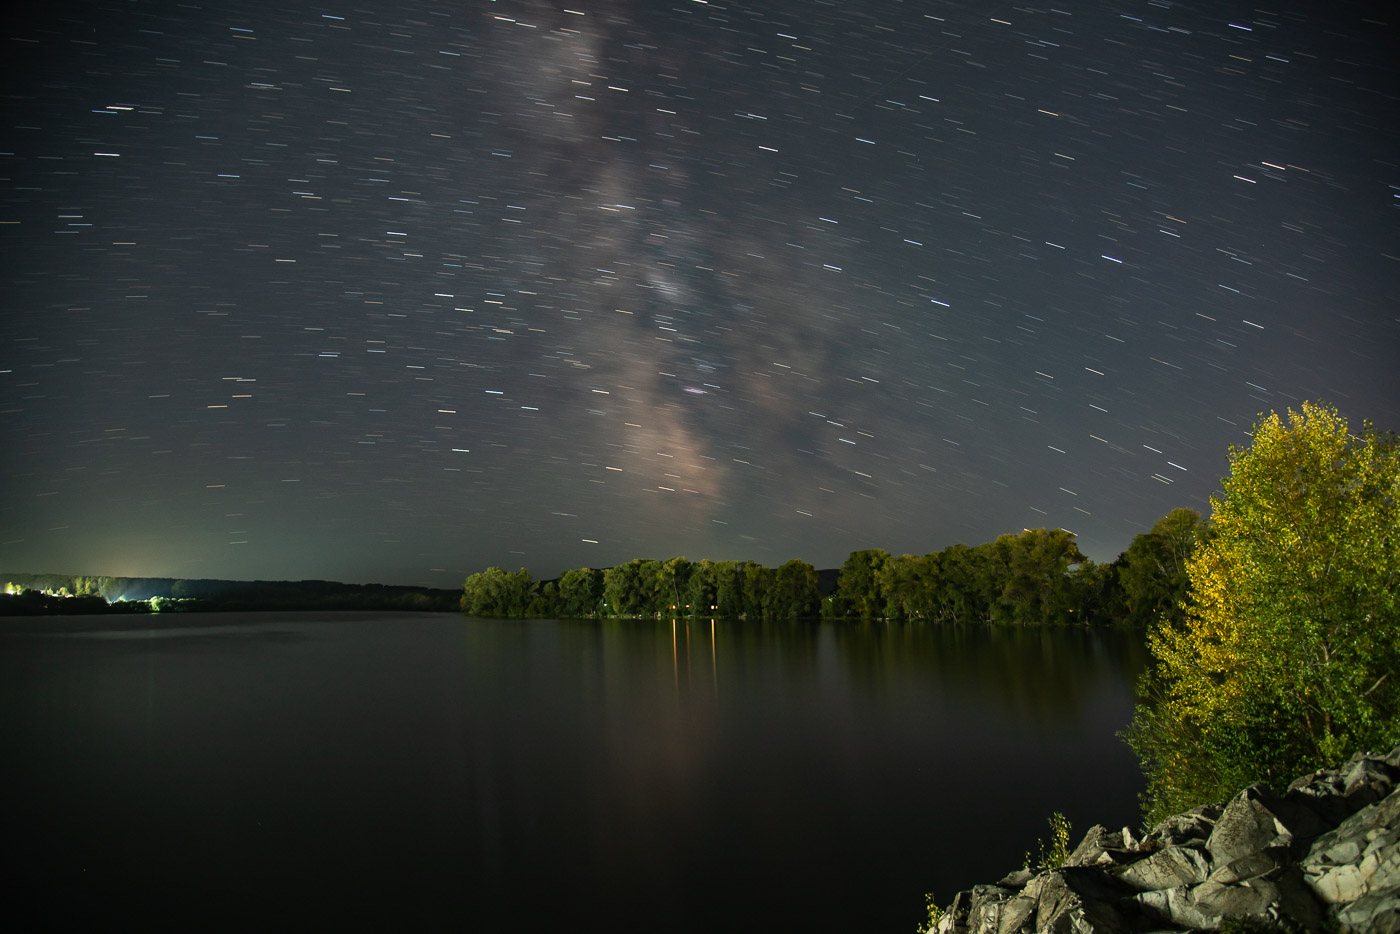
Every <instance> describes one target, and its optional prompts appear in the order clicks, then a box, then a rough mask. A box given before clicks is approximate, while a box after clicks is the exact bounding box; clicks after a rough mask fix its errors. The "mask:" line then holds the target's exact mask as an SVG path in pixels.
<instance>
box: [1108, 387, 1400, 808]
mask: <svg viewBox="0 0 1400 934" xmlns="http://www.w3.org/2000/svg"><path fill="white" fill-rule="evenodd" d="M1221 485H1222V489H1223V491H1224V496H1223V497H1221V498H1214V499H1212V500H1211V510H1212V512H1211V522H1210V534H1209V535H1208V536H1207V537H1206V538H1205V540H1204V541H1203V542H1201V544H1200V545H1199V546H1198V547H1197V549H1196V550H1195V552H1194V553H1193V554H1192V556H1191V558H1190V559H1189V560H1188V562H1187V575H1188V578H1189V581H1190V585H1189V590H1188V596H1187V608H1186V614H1185V620H1184V622H1183V624H1182V625H1180V626H1172V625H1159V626H1158V627H1157V628H1156V629H1155V630H1154V632H1153V634H1152V636H1151V638H1150V646H1151V649H1152V652H1153V655H1154V656H1155V658H1156V664H1155V668H1154V669H1153V671H1152V672H1151V673H1150V675H1149V677H1147V678H1146V679H1145V680H1144V684H1143V686H1142V694H1143V700H1144V703H1142V704H1141V705H1140V706H1139V707H1138V710H1137V713H1136V715H1135V717H1134V720H1133V724H1132V726H1131V727H1130V728H1129V730H1128V733H1127V738H1128V741H1129V743H1130V744H1131V745H1132V746H1133V748H1134V749H1135V750H1136V751H1137V753H1138V754H1139V756H1140V757H1141V758H1142V760H1143V765H1144V769H1145V771H1146V772H1147V777H1148V800H1147V804H1148V815H1149V819H1152V818H1155V817H1157V816H1160V815H1162V814H1166V813H1171V812H1173V811H1176V810H1178V809H1180V808H1183V807H1188V806H1191V805H1194V804H1198V803H1201V802H1202V801H1207V800H1212V799H1217V798H1221V797H1224V796H1227V795H1229V794H1231V793H1233V792H1234V791H1236V790H1238V788H1239V787H1241V786H1242V785H1245V784H1248V783H1250V782H1253V781H1261V780H1270V779H1272V780H1281V779H1285V778H1286V777H1289V776H1293V775H1295V774H1298V773H1301V772H1305V771H1308V770H1310V769H1313V768H1317V767H1321V766H1323V765H1326V764H1329V763H1336V762H1337V760H1339V759H1341V758H1343V757H1345V756H1346V755H1348V754H1349V753H1351V752H1353V751H1355V750H1358V749H1362V748H1368V747H1369V748H1388V747H1390V746H1391V745H1393V744H1394V743H1395V742H1396V741H1397V740H1400V677H1397V676H1396V672H1397V671H1400V448H1397V445H1396V442H1395V439H1394V437H1393V436H1381V435H1378V434H1377V433H1375V432H1374V431H1373V430H1371V428H1370V427H1369V426H1367V427H1366V428H1365V430H1363V432H1362V433H1361V435H1360V436H1355V435H1353V434H1352V433H1351V432H1350V430H1349V429H1348V426H1347V423H1346V421H1345V420H1344V419H1343V418H1342V417H1341V416H1340V415H1339V414H1338V413H1337V411H1336V410H1335V409H1332V408H1330V407H1328V406H1325V405H1314V404H1309V403H1304V404H1303V407H1302V411H1301V412H1292V411H1290V412H1289V413H1288V416H1287V418H1286V419H1285V418H1280V417H1279V416H1278V415H1276V414H1271V415H1269V416H1268V417H1267V418H1265V419H1264V420H1263V421H1261V422H1260V423H1259V424H1258V425H1257V426H1255V429H1254V432H1253V441H1252V444H1251V445H1250V446H1249V447H1247V448H1243V449H1238V448H1232V449H1231V453H1230V476H1229V477H1227V478H1225V479H1224V480H1223V481H1222V482H1221Z"/></svg>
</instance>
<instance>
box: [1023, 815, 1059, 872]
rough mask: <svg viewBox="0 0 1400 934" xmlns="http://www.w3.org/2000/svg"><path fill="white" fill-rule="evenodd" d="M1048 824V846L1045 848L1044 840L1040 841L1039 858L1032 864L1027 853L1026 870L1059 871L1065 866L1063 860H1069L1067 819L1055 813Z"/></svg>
mask: <svg viewBox="0 0 1400 934" xmlns="http://www.w3.org/2000/svg"><path fill="white" fill-rule="evenodd" d="M1048 823H1049V824H1050V843H1049V846H1048V847H1047V845H1046V843H1045V841H1044V840H1042V841H1040V843H1039V844H1038V847H1039V849H1040V856H1039V857H1038V858H1037V859H1036V860H1035V861H1034V862H1032V861H1031V854H1030V852H1029V851H1027V853H1026V861H1025V864H1024V866H1025V868H1026V869H1034V870H1036V871H1037V872H1043V871H1045V870H1054V869H1059V868H1060V867H1061V866H1063V865H1064V864H1065V860H1067V859H1069V853H1070V849H1069V829H1070V827H1069V818H1067V817H1065V816H1064V815H1063V814H1061V813H1060V812H1059V811H1056V812H1055V813H1054V814H1051V815H1050V818H1049V821H1048Z"/></svg>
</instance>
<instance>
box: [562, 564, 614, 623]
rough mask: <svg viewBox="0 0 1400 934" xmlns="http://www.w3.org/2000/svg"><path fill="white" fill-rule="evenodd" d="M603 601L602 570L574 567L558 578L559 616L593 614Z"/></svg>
mask: <svg viewBox="0 0 1400 934" xmlns="http://www.w3.org/2000/svg"><path fill="white" fill-rule="evenodd" d="M602 602H603V572H602V571H599V570H597V569H595V568H575V569H574V570H572V571H565V572H564V573H563V575H562V576H561V577H560V578H559V609H558V612H559V614H560V615H561V616H576V617H583V616H593V615H595V614H597V612H598V610H599V608H600V607H601V605H602Z"/></svg>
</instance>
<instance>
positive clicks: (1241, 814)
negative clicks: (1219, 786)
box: [1206, 785, 1328, 864]
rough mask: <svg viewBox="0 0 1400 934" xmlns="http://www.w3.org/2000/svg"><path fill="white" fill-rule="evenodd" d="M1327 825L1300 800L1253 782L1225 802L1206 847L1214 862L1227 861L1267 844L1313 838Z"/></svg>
mask: <svg viewBox="0 0 1400 934" xmlns="http://www.w3.org/2000/svg"><path fill="white" fill-rule="evenodd" d="M1327 829H1328V826H1327V824H1325V823H1324V822H1323V821H1322V819H1321V818H1319V817H1318V816H1317V814H1316V813H1315V812H1314V811H1312V810H1311V809H1310V808H1307V807H1304V806H1303V805H1302V804H1301V803H1300V802H1298V801H1289V800H1287V799H1285V798H1280V797H1279V796H1278V795H1276V794H1274V793H1273V792H1272V791H1270V790H1269V789H1268V788H1266V787H1264V786H1263V785H1250V786H1249V787H1248V788H1246V789H1245V790H1244V791H1242V792H1240V793H1239V794H1237V795H1235V797H1233V798H1231V799H1230V803H1229V804H1227V805H1225V810H1224V812H1222V813H1221V815H1220V818H1219V819H1218V820H1217V821H1216V822H1215V828H1214V829H1213V830H1212V831H1211V834H1210V839H1209V840H1207V841H1206V849H1207V850H1209V851H1210V854H1211V857H1212V858H1213V861H1214V862H1216V863H1217V864H1226V863H1231V862H1234V861H1235V860H1237V859H1239V858H1240V857H1241V856H1248V855H1250V854H1251V853H1257V852H1259V851H1260V850H1262V849H1264V848H1265V847H1270V846H1289V845H1291V844H1292V843H1294V841H1295V840H1296V841H1299V842H1303V841H1307V840H1311V839H1312V838H1313V837H1316V836H1317V835H1318V834H1320V833H1322V832H1323V831H1325V830H1327Z"/></svg>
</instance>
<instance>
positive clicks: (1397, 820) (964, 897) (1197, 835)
mask: <svg viewBox="0 0 1400 934" xmlns="http://www.w3.org/2000/svg"><path fill="white" fill-rule="evenodd" d="M1236 918H1238V919H1251V920H1253V921H1254V922H1256V923H1258V924H1262V925H1265V926H1269V925H1274V926H1277V928H1278V929H1279V930H1284V931H1317V930H1327V931H1337V932H1343V934H1349V932H1357V934H1360V932H1374V934H1400V746H1397V747H1396V748H1395V749H1393V750H1392V751H1391V752H1390V754H1389V755H1386V756H1376V755H1357V756H1355V757H1353V758H1352V760H1351V761H1350V762H1348V763H1347V764H1346V765H1344V766H1342V767H1341V768H1339V769H1326V770H1323V771H1320V772H1316V773H1314V774H1312V775H1306V776H1304V777H1302V778H1300V779H1298V780H1297V781H1295V782H1294V783H1293V784H1292V785H1290V786H1289V787H1288V789H1287V790H1286V791H1285V792H1284V793H1283V794H1281V795H1280V794H1275V793H1274V792H1272V791H1270V790H1269V789H1268V788H1266V787H1265V786H1263V785H1252V786H1250V787H1249V788H1246V789H1245V790H1244V791H1242V792H1240V793H1239V794H1238V795H1236V796H1235V797H1234V798H1232V799H1230V801H1228V802H1226V803H1225V804H1218V805H1216V804H1212V805H1205V806H1202V807H1198V808H1194V809H1192V810H1190V811H1187V812H1186V813H1185V814H1178V815H1176V816H1174V817H1170V818H1168V819H1167V820H1165V821H1163V822H1162V823H1160V824H1158V825H1157V826H1156V827H1154V828H1153V829H1152V831H1151V832H1150V833H1148V834H1147V835H1146V836H1145V837H1143V838H1142V839H1141V840H1139V839H1136V838H1135V837H1134V836H1133V834H1132V833H1131V832H1130V831H1129V830H1128V829H1127V828H1126V827H1125V828H1123V829H1122V830H1108V829H1106V828H1104V827H1099V826H1096V827H1093V828H1091V829H1090V830H1089V832H1088V833H1087V834H1085V836H1084V839H1083V841H1082V842H1081V843H1080V844H1079V846H1078V847H1076V848H1075V850H1074V852H1073V853H1071V854H1070V855H1069V857H1068V858H1067V859H1066V860H1065V863H1064V865H1063V866H1061V867H1059V868H1058V869H1053V870H1043V871H1039V872H1032V871H1031V870H1028V869H1023V870H1020V871H1018V872H1013V873H1011V874H1010V875H1008V876H1006V877H1005V878H1004V879H1002V880H1001V881H1000V882H998V883H997V884H995V885H979V886H975V887H973V888H971V889H969V890H967V891H965V892H959V893H958V894H957V897H956V898H955V899H954V901H953V904H952V907H951V908H949V909H948V911H947V912H946V913H945V914H944V915H943V917H942V919H941V920H940V921H939V923H938V925H937V927H936V930H937V931H939V932H940V934H1030V932H1037V934H1039V932H1046V934H1070V932H1074V934H1090V932H1093V934H1107V932H1114V934H1117V932H1157V931H1163V932H1165V931H1215V930H1219V929H1220V927H1221V925H1222V924H1224V923H1225V922H1226V921H1227V920H1229V919H1236ZM1262 929H1267V927H1265V928H1262Z"/></svg>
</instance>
